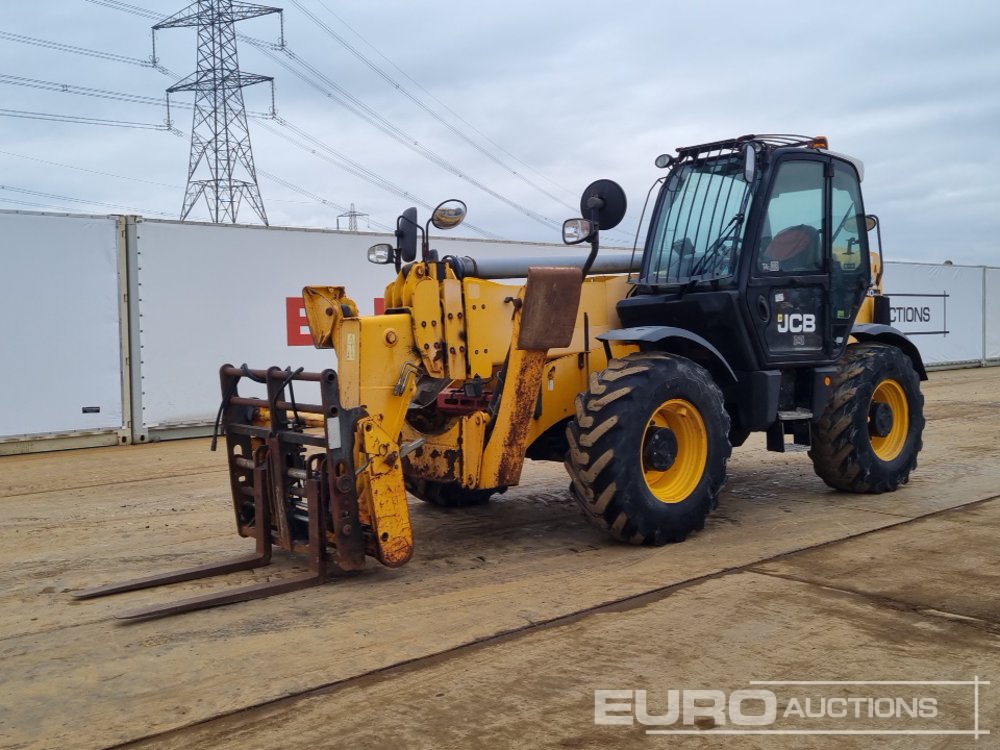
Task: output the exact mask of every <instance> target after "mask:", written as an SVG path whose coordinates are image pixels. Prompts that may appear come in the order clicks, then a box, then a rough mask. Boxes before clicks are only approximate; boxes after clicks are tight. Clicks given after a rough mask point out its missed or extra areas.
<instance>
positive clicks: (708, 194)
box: [641, 152, 751, 285]
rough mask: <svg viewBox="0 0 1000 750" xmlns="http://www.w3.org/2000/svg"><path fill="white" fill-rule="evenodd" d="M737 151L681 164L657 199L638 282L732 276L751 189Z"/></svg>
mask: <svg viewBox="0 0 1000 750" xmlns="http://www.w3.org/2000/svg"><path fill="white" fill-rule="evenodd" d="M743 166H744V157H743V155H742V154H741V153H739V152H733V153H732V154H726V155H723V156H717V157H713V158H710V159H696V160H693V161H687V162H683V163H681V164H680V165H678V166H677V167H675V168H674V170H673V172H672V173H671V174H670V176H669V177H668V178H667V180H666V182H665V183H664V185H663V187H662V188H661V189H660V195H659V198H658V199H657V206H656V214H655V216H654V218H653V221H652V223H651V226H650V231H649V236H648V238H647V241H646V253H645V260H644V263H643V273H642V276H643V278H642V279H641V283H645V284H650V285H659V284H676V283H682V282H688V281H692V280H698V279H712V278H716V279H717V278H723V277H726V276H732V275H733V274H734V273H735V271H736V265H737V262H738V260H739V254H740V250H741V249H742V245H743V230H744V225H745V223H746V222H745V218H746V216H747V212H748V210H749V204H750V192H751V191H750V187H751V186H750V185H749V184H748V183H747V182H746V180H745V179H744V177H743Z"/></svg>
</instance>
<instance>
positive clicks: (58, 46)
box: [0, 31, 173, 75]
mask: <svg viewBox="0 0 1000 750" xmlns="http://www.w3.org/2000/svg"><path fill="white" fill-rule="evenodd" d="M0 39H4V40H6V41H8V42H19V43H21V44H27V45H30V46H32V47H43V48H45V49H54V50H58V51H59V52H70V53H72V54H75V55H87V56H88V57H96V58H97V59H99V60H110V61H112V62H118V63H126V64H128V65H138V66H139V67H141V68H151V69H154V70H158V71H160V72H161V73H166V74H168V75H173V74H172V73H171V72H170V71H169V70H167V69H166V68H164V67H162V66H160V65H157V64H155V63H154V62H153V61H152V60H143V59H140V58H138V57H129V56H128V55H120V54H118V53H117V52H105V51H104V50H97V49H88V48H86V47H77V46H76V45H74V44H64V43H63V42H53V41H49V40H48V39H38V38H36V37H33V36H25V35H24V34H14V33H11V32H9V31H0Z"/></svg>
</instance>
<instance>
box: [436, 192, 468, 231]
mask: <svg viewBox="0 0 1000 750" xmlns="http://www.w3.org/2000/svg"><path fill="white" fill-rule="evenodd" d="M467 211H468V207H467V206H466V205H465V203H463V202H462V201H460V200H457V199H452V200H448V201H445V202H444V203H442V204H441V205H439V206H438V207H437V208H435V209H434V213H432V214H431V224H433V225H434V226H435V227H437V228H438V229H454V228H455V227H457V226H458V225H459V224H461V223H462V222H463V221H464V220H465V214H466V213H467Z"/></svg>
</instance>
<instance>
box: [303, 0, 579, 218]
mask: <svg viewBox="0 0 1000 750" xmlns="http://www.w3.org/2000/svg"><path fill="white" fill-rule="evenodd" d="M289 1H290V2H291V3H292V5H294V6H295V7H296V8H298V9H299V10H300V11H302V12H303V13H304V14H305V15H306V16H307V17H308V18H309V20H311V21H312V22H313V23H314V24H316V25H317V26H318V27H319V28H320V29H322V30H323V31H324V32H325V33H326V34H327V35H328V36H329V37H331V38H332V39H334V40H336V41H337V43H338V44H340V45H341V46H342V47H344V48H345V49H346V50H347V51H348V52H350V53H351V54H352V55H354V57H356V58H357V59H358V60H360V61H361V62H362V63H363V64H364V65H365V66H366V67H368V68H369V69H370V70H372V71H373V72H374V73H375V74H376V75H377V76H379V77H380V78H381V79H382V80H384V81H385V82H386V83H388V84H389V85H390V86H392V87H393V88H394V89H395V90H396V91H397V92H399V93H400V94H402V95H403V96H405V97H406V98H407V99H409V100H410V101H411V102H412V103H413V104H415V105H416V106H417V107H419V108H420V109H421V110H423V111H424V112H426V113H427V114H428V115H430V116H431V117H432V118H434V119H435V120H437V121H438V122H439V123H441V124H442V125H444V126H445V127H446V128H447V129H448V130H449V131H451V133H452V134H454V135H455V136H457V137H458V138H460V139H461V140H463V141H465V142H466V143H468V144H469V145H470V146H472V147H473V148H474V149H475V150H476V151H478V152H479V153H480V154H482V155H483V156H485V157H486V158H487V159H489V160H490V161H492V162H493V163H494V164H496V165H498V166H500V167H501V168H503V169H504V170H506V171H507V172H509V173H510V174H512V175H513V176H514V177H517V178H518V179H519V180H521V181H522V182H524V183H526V184H527V185H530V186H531V187H533V188H534V189H535V190H537V191H538V192H540V193H542V195H544V196H546V197H547V198H551V199H552V200H554V201H556V202H557V203H560V204H562V205H563V206H565V207H566V208H568V209H569V210H571V211H575V210H576V209H575V208H574V207H573V206H571V205H570V204H569V203H566V202H565V201H564V200H563V199H562V198H559V197H557V196H555V195H553V194H552V193H550V192H549V191H548V190H546V189H545V188H543V187H542V186H541V185H538V184H536V183H535V182H533V181H532V180H530V179H528V178H527V177H526V176H525V175H523V174H521V173H520V172H518V171H517V170H516V169H514V168H513V167H511V166H509V165H508V164H507V162H506V161H504V160H503V159H501V158H500V157H499V156H497V155H496V153H494V152H493V151H492V150H490V149H488V148H486V147H484V146H483V145H481V144H480V143H478V142H477V141H476V140H475V139H473V138H470V137H469V136H467V135H466V134H465V133H463V132H462V131H461V130H459V129H458V128H457V127H455V126H454V125H452V124H451V123H450V122H448V121H447V120H446V119H445V118H444V117H442V116H441V115H440V114H438V113H437V112H436V111H434V109H433V108H432V107H429V106H428V105H427V104H426V103H424V101H423V100H422V99H421V98H420V97H418V96H416V95H415V94H413V93H412V92H411V91H410V90H409V89H407V88H406V87H405V86H403V85H402V84H401V83H400V82H399V81H398V80H396V79H395V78H393V77H392V76H391V75H389V74H388V73H387V72H386V71H385V70H383V69H382V68H381V67H379V66H378V65H376V64H375V63H374V62H372V61H371V60H370V59H369V58H367V57H366V56H365V55H364V54H363V53H362V52H361V51H360V50H358V49H357V48H356V47H354V46H353V45H352V44H350V42H348V41H347V40H346V39H344V37H342V36H341V35H340V34H338V33H337V32H336V31H334V30H333V29H331V28H330V27H329V26H328V25H327V24H326V23H324V22H323V20H322V19H321V18H319V17H318V16H317V15H316V14H315V13H313V12H312V11H310V10H309V9H308V8H306V7H305V6H304V5H303V4H302V3H301V2H299V0H289ZM324 7H325V6H324ZM327 10H329V9H327Z"/></svg>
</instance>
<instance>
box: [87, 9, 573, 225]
mask: <svg viewBox="0 0 1000 750" xmlns="http://www.w3.org/2000/svg"><path fill="white" fill-rule="evenodd" d="M87 2H90V3H92V4H94V5H100V6H104V7H108V8H113V9H115V10H120V11H123V12H126V13H131V14H133V15H137V16H141V17H144V18H155V17H156V14H154V13H152V12H151V11H148V10H146V9H145V8H140V7H138V6H135V5H131V4H129V3H125V2H121V0H87ZM237 38H238V39H239V40H240V41H243V42H246V43H248V44H250V45H251V46H253V47H254V48H256V49H257V50H258V51H259V52H261V53H262V54H264V55H265V56H266V57H268V58H270V59H271V60H272V61H274V62H276V63H278V64H279V65H281V66H282V67H283V68H285V69H286V70H288V71H289V72H290V73H292V74H293V75H295V76H296V77H297V78H299V79H300V80H302V81H304V82H305V83H308V84H309V85H310V86H312V87H313V88H315V89H317V90H318V91H320V92H321V93H322V94H324V95H325V96H326V97H327V98H329V99H332V100H333V101H336V102H337V103H338V104H340V105H341V106H343V107H345V108H346V109H347V110H348V111H350V112H352V113H353V114H355V115H356V116H358V117H360V118H362V119H363V120H365V121H366V122H368V123H369V124H371V125H373V126H374V127H376V128H377V129H379V130H381V131H382V132H383V133H385V134H386V135H389V136H390V137H391V138H393V139H394V140H396V141H398V142H399V143H401V144H402V145H404V146H406V147H407V148H409V149H410V150H412V151H414V152H415V153H417V154H419V155H421V156H423V157H424V158H426V159H428V160H429V161H431V162H432V163H434V164H436V165H437V166H439V167H441V168H442V169H444V170H445V171H447V172H449V173H451V174H453V175H455V176H456V177H458V178H460V179H462V180H464V181H465V182H468V183H469V184H470V185H473V186H474V187H477V188H479V189H480V190H482V191H483V192H485V193H486V194H487V195H490V196H491V197H493V198H495V199H496V200H499V201H500V202H501V203H504V204H506V205H508V206H510V207H511V208H513V209H514V210H516V211H518V212H520V213H522V214H524V215H526V216H528V217H529V218H531V219H533V220H535V221H537V222H539V223H540V224H542V225H544V226H546V227H548V228H550V229H557V228H561V226H562V222H560V221H556V220H554V219H551V218H549V217H547V216H544V215H542V214H540V213H538V212H537V211H534V210H532V209H530V208H528V207H527V206H523V205H521V204H519V203H517V202H516V201H513V200H511V199H510V198H508V197H506V196H505V195H503V194H501V193H499V192H498V191H496V190H494V189H493V188H491V187H489V186H488V185H486V184H484V183H483V182H481V181H479V180H476V179H475V178H473V177H471V176H470V175H468V174H466V172H465V171H464V170H462V169H460V168H459V167H457V166H455V165H454V164H452V163H450V162H449V161H448V160H446V159H445V158H444V157H442V156H441V155H439V154H437V153H435V152H434V151H432V150H431V149H429V148H427V147H426V146H424V145H423V144H421V143H420V142H419V141H418V140H417V139H416V138H414V137H413V136H412V135H410V134H409V133H407V132H406V131H404V130H402V129H401V128H399V127H397V126H396V125H394V124H393V123H391V122H390V121H388V120H386V119H385V118H384V117H382V116H381V115H379V114H378V113H377V112H376V111H375V110H373V109H371V108H370V107H368V106H367V105H365V104H364V103H363V102H361V100H359V99H358V98H357V97H355V96H353V95H352V94H350V93H349V92H348V91H347V90H346V89H344V88H343V87H342V86H340V85H339V84H337V83H335V82H334V81H332V80H331V79H330V78H329V77H328V76H326V75H325V74H323V73H322V72H321V71H320V70H318V69H317V68H316V67H315V66H313V65H310V64H309V63H308V62H306V61H305V60H303V59H302V58H300V57H299V56H298V55H296V54H295V53H294V52H293V51H292V50H291V49H290V48H289V47H288V46H287V45H283V44H279V45H275V44H272V43H269V42H263V41H261V40H259V39H254V38H253V37H248V36H246V35H244V34H238V35H237ZM275 50H280V51H281V53H282V54H283V56H284V57H285V58H287V59H282V58H281V57H278V55H276V54H275V52H274V51H275ZM291 61H293V62H294V63H295V65H297V66H299V67H301V68H304V69H305V70H306V71H307V73H303V72H302V71H301V70H298V69H296V67H293V65H292V64H291Z"/></svg>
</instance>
